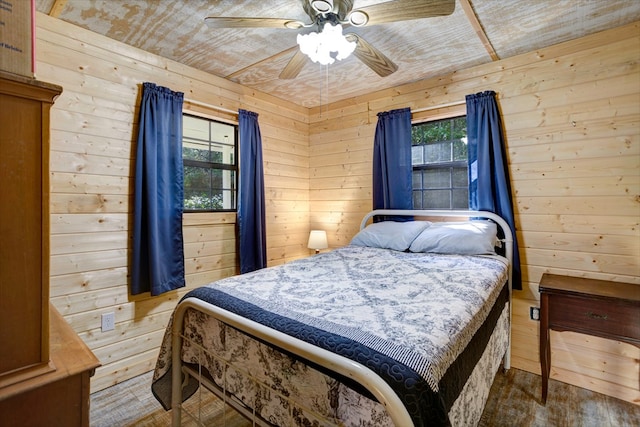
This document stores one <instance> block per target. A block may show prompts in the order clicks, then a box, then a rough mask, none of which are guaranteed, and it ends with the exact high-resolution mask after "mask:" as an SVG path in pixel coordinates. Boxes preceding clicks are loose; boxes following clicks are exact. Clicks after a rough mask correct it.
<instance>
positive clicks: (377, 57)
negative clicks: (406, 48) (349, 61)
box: [345, 33, 398, 77]
mask: <svg viewBox="0 0 640 427" xmlns="http://www.w3.org/2000/svg"><path fill="white" fill-rule="evenodd" d="M345 37H346V38H347V40H349V41H351V42H352V41H355V42H356V50H354V51H353V54H354V55H355V56H356V58H358V59H359V60H360V61H362V62H363V63H364V64H365V65H366V66H367V67H369V68H371V69H372V70H373V71H375V72H376V74H377V75H379V76H380V77H387V76H388V75H390V74H392V73H394V72H395V71H396V70H397V69H398V66H397V65H396V64H395V63H394V62H393V61H392V60H390V59H389V58H387V57H386V56H385V55H384V54H383V53H382V52H380V51H379V50H378V49H376V48H375V47H373V46H372V45H371V44H369V42H367V41H366V40H364V39H363V38H362V37H360V36H358V35H357V34H354V33H349V34H345Z"/></svg>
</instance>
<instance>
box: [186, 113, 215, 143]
mask: <svg viewBox="0 0 640 427" xmlns="http://www.w3.org/2000/svg"><path fill="white" fill-rule="evenodd" d="M182 136H183V137H184V138H190V139H199V140H201V141H209V121H208V120H204V119H201V118H199V117H193V116H182Z"/></svg>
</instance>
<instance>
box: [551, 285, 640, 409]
mask: <svg viewBox="0 0 640 427" xmlns="http://www.w3.org/2000/svg"><path fill="white" fill-rule="evenodd" d="M539 289H540V367H541V368H542V403H543V404H545V403H546V402H547V389H548V386H549V372H550V370H551V348H550V345H549V344H550V343H549V330H550V329H553V330H555V331H573V332H579V333H582V334H588V335H594V336H598V337H602V338H609V339H613V340H616V341H622V342H625V343H629V344H633V345H635V346H636V347H640V285H635V284H632V283H619V282H611V281H607V280H595V279H585V278H580V277H570V276H560V275H556V274H548V273H545V274H543V275H542V279H541V280H540V288H539Z"/></svg>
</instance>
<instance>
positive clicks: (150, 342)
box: [36, 14, 310, 391]
mask: <svg viewBox="0 0 640 427" xmlns="http://www.w3.org/2000/svg"><path fill="white" fill-rule="evenodd" d="M36 50H37V54H36V56H37V77H38V79H39V80H42V81H46V82H53V83H56V84H59V85H61V86H62V87H63V88H64V91H63V93H62V95H61V96H60V98H59V99H58V100H57V101H56V104H55V106H54V108H53V110H52V116H51V300H52V302H53V304H54V305H55V306H56V308H57V309H58V310H59V311H60V312H61V313H62V314H63V315H64V317H65V318H66V320H67V321H68V322H69V323H70V324H71V326H72V327H73V328H74V330H75V331H76V332H78V334H79V335H80V336H81V337H82V339H83V340H84V341H85V342H86V343H87V344H88V345H89V347H90V348H91V349H92V350H93V352H94V353H95V354H96V356H98V358H99V359H100V362H101V363H102V367H101V368H99V369H98V370H97V372H96V375H95V376H94V377H93V379H92V382H91V384H92V387H91V389H92V391H97V390H101V389H103V388H105V387H108V386H110V385H112V384H115V383H118V382H121V381H123V380H126V379H128V378H131V377H132V376H135V375H137V374H140V373H143V372H147V371H149V370H150V369H152V368H153V367H154V365H155V359H156V356H157V352H158V348H159V345H160V340H161V338H162V335H163V333H164V329H165V327H166V325H167V322H168V320H169V316H170V313H171V311H172V310H173V308H174V306H175V304H176V301H177V300H178V299H179V298H180V297H181V296H182V295H183V294H184V293H185V292H186V290H187V289H190V288H193V287H195V286H198V285H202V284H205V283H208V282H210V281H212V280H215V279H218V278H222V277H226V276H229V275H232V274H235V273H236V270H237V262H236V254H235V252H236V251H235V246H236V243H235V214H186V215H185V219H184V240H185V267H186V274H187V276H186V279H187V289H182V290H180V291H176V292H169V293H166V294H163V295H162V296H159V297H154V298H151V297H149V295H148V294H146V295H145V294H143V295H138V296H135V297H132V296H131V295H129V293H128V271H129V259H130V256H131V253H130V248H131V245H130V239H131V228H130V224H131V222H132V207H131V205H132V204H131V200H132V188H133V167H134V166H133V165H134V163H135V162H134V156H135V138H136V135H137V120H138V107H139V102H140V86H141V83H142V82H145V81H150V82H154V83H157V84H159V85H163V86H167V87H169V88H171V89H173V90H176V91H181V92H184V93H185V98H186V99H189V100H194V101H198V102H201V103H205V104H209V105H214V106H220V107H223V108H225V109H228V110H233V111H236V110H237V109H238V108H244V109H247V110H251V111H255V112H257V113H258V114H259V123H260V127H261V132H262V137H263V157H264V162H265V187H266V188H265V193H266V197H267V202H266V209H267V242H268V248H267V256H268V262H269V264H270V265H275V264H279V263H283V262H285V261H287V260H291V259H295V258H300V257H303V256H307V255H309V253H310V252H309V250H308V249H307V248H306V243H307V237H308V232H309V216H308V215H309V213H308V212H309V201H308V194H309V141H308V138H309V125H308V117H309V113H308V110H307V109H306V108H303V107H299V106H296V105H294V104H290V103H288V102H287V101H283V100H280V99H277V98H274V97H272V96H270V95H268V94H264V93H259V92H255V91H253V90H248V89H247V88H245V87H243V86H240V85H237V84H234V83H231V82H229V81H227V80H224V79H221V78H217V77H215V76H212V75H209V74H206V73H202V72H199V71H196V70H194V69H191V68H188V67H186V66H183V65H181V64H178V63H175V62H172V61H169V60H166V59H163V58H160V57H158V56H155V55H151V54H149V53H146V52H143V51H141V50H138V49H135V48H132V47H129V46H127V45H124V44H121V43H118V42H115V41H113V40H111V39H108V38H106V37H103V36H100V35H97V34H95V33H92V32H89V31H86V30H84V29H81V28H79V27H75V26H73V25H70V24H67V23H65V22H63V21H60V20H58V19H54V18H51V17H49V16H47V15H44V14H38V15H37V45H36ZM212 60H213V59H212ZM185 108H188V109H190V110H192V111H194V112H196V113H199V114H205V115H208V116H210V117H213V118H222V119H225V120H234V117H233V116H230V115H229V114H227V113H222V112H219V111H216V110H213V109H209V108H203V107H199V106H197V104H194V105H190V104H188V103H187V104H185ZM107 312H115V319H116V328H115V330H114V331H109V332H101V329H100V323H101V322H100V321H101V315H102V314H103V313H107Z"/></svg>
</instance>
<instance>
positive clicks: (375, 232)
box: [351, 221, 431, 251]
mask: <svg viewBox="0 0 640 427" xmlns="http://www.w3.org/2000/svg"><path fill="white" fill-rule="evenodd" d="M430 225H431V223H430V222H429V221H407V222H395V221H382V222H376V223H373V224H370V225H368V226H367V227H366V228H365V229H364V230H360V232H359V233H358V234H356V235H355V236H354V238H353V239H352V240H351V244H352V245H355V246H369V247H372V248H382V249H394V250H396V251H406V250H407V249H409V246H411V242H413V239H415V238H416V237H417V236H418V235H419V234H420V233H421V232H422V231H423V230H424V229H426V228H427V227H429V226H430Z"/></svg>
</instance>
